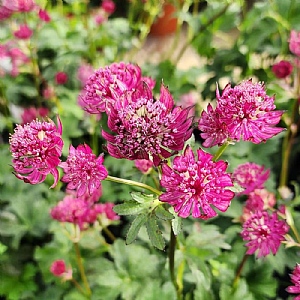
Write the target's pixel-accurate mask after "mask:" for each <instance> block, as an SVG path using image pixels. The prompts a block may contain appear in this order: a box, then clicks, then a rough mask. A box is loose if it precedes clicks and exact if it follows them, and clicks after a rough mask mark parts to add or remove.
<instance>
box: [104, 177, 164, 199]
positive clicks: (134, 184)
mask: <svg viewBox="0 0 300 300" xmlns="http://www.w3.org/2000/svg"><path fill="white" fill-rule="evenodd" d="M105 180H108V181H112V182H118V183H123V184H127V185H131V186H137V187H140V188H142V189H146V190H149V191H151V192H152V193H154V194H156V195H158V196H159V195H160V194H161V192H160V191H159V190H157V189H155V188H153V187H152V186H150V185H147V184H144V183H141V182H137V181H133V180H129V179H123V178H119V177H114V176H110V175H108V176H107V177H106V179H105Z"/></svg>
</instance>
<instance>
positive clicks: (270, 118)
mask: <svg viewBox="0 0 300 300" xmlns="http://www.w3.org/2000/svg"><path fill="white" fill-rule="evenodd" d="M275 108H276V106H275V104H274V97H269V96H268V95H267V94H266V91H265V86H264V85H263V84H262V83H253V82H252V80H251V79H250V80H247V81H243V82H242V83H240V84H239V85H237V86H235V87H234V88H232V87H231V86H230V84H228V85H227V86H226V87H225V89H224V90H223V93H222V96H220V93H219V90H218V89H217V105H216V108H215V109H213V108H212V107H211V106H209V107H208V112H205V111H204V112H203V113H202V115H201V118H200V120H199V125H198V127H199V129H200V130H201V131H202V133H201V137H202V138H203V139H205V142H204V144H203V145H204V146H205V147H212V146H215V145H219V146H220V145H222V144H223V143H224V142H225V141H240V140H241V139H242V140H244V141H250V142H252V143H255V144H258V143H261V142H265V141H266V140H268V139H269V138H271V137H273V136H274V135H276V134H278V133H280V132H281V131H283V130H284V128H279V127H275V125H277V124H278V123H279V121H280V118H281V116H282V114H283V113H284V112H283V111H275Z"/></svg>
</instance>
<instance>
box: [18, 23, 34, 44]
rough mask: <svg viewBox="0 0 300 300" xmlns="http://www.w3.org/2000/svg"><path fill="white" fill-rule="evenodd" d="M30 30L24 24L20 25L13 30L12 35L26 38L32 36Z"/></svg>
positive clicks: (22, 38)
mask: <svg viewBox="0 0 300 300" xmlns="http://www.w3.org/2000/svg"><path fill="white" fill-rule="evenodd" d="M32 33H33V32H32V30H31V29H30V28H29V27H28V26H27V25H26V24H22V25H20V27H19V29H18V30H17V31H15V32H14V36H15V37H16V38H18V39H20V40H27V39H29V38H30V37H31V36H32Z"/></svg>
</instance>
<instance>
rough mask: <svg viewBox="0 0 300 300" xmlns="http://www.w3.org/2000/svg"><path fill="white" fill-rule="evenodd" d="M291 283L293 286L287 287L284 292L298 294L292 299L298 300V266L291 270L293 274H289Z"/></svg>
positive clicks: (299, 285)
mask: <svg viewBox="0 0 300 300" xmlns="http://www.w3.org/2000/svg"><path fill="white" fill-rule="evenodd" d="M290 277H291V281H292V283H293V285H291V286H289V287H287V289H286V291H287V292H288V293H291V294H299V295H298V296H296V297H295V298H294V299H295V300H299V299H300V265H299V264H297V265H296V266H295V268H294V270H293V273H292V274H290Z"/></svg>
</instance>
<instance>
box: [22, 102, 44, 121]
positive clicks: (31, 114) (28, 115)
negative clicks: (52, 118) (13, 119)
mask: <svg viewBox="0 0 300 300" xmlns="http://www.w3.org/2000/svg"><path fill="white" fill-rule="evenodd" d="M48 114H49V109H48V108H46V107H39V108H35V107H33V106H32V107H28V108H25V109H24V111H23V113H22V115H21V118H22V122H23V124H26V123H30V122H31V121H33V120H34V119H36V118H38V117H42V118H44V117H46V116H47V115H48Z"/></svg>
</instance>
